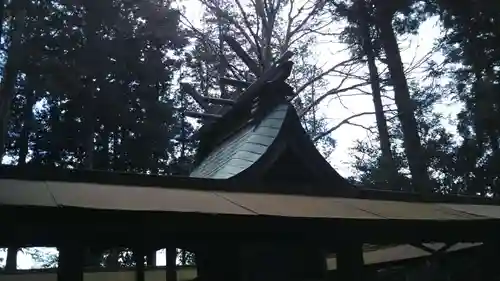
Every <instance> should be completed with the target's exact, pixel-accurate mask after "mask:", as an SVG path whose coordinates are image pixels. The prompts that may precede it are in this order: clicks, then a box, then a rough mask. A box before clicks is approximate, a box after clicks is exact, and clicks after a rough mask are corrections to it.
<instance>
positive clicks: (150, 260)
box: [146, 249, 156, 267]
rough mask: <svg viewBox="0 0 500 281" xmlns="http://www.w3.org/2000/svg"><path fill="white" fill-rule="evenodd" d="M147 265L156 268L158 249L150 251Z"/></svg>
mask: <svg viewBox="0 0 500 281" xmlns="http://www.w3.org/2000/svg"><path fill="white" fill-rule="evenodd" d="M146 263H147V264H148V266H150V267H154V266H156V249H151V250H149V251H148V255H147V256H146Z"/></svg>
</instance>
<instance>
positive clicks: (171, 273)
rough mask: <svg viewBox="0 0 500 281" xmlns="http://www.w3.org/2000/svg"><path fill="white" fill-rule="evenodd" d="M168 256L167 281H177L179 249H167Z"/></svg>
mask: <svg viewBox="0 0 500 281" xmlns="http://www.w3.org/2000/svg"><path fill="white" fill-rule="evenodd" d="M165 252H166V253H165V255H166V262H167V263H166V266H165V268H166V276H165V277H166V279H167V281H177V263H176V259H177V249H176V248H175V247H167V248H166V249H165Z"/></svg>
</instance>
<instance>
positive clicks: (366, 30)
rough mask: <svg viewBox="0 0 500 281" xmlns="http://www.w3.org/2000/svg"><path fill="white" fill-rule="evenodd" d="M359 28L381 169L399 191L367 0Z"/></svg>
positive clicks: (362, 8)
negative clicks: (371, 34) (378, 142)
mask: <svg viewBox="0 0 500 281" xmlns="http://www.w3.org/2000/svg"><path fill="white" fill-rule="evenodd" d="M359 2H360V3H359V8H360V11H359V12H360V13H359V20H360V23H359V28H360V31H361V36H362V48H363V53H364V54H365V55H366V58H367V64H368V71H369V75H370V86H371V88H372V96H373V105H374V107H375V118H376V121H377V129H378V134H379V141H380V150H381V151H382V157H381V163H380V164H381V168H382V169H383V171H384V173H386V175H387V179H386V182H385V184H384V183H382V184H383V185H385V186H387V187H389V188H390V189H392V190H396V189H399V188H400V187H398V186H397V183H396V182H397V178H398V172H397V169H396V165H395V164H394V159H393V157H392V151H391V140H390V137H389V130H388V128H387V121H386V119H385V114H384V107H383V104H382V95H381V88H380V76H379V73H378V69H377V66H376V64H375V52H374V50H373V44H372V38H371V36H370V27H369V26H368V17H369V14H368V11H367V9H366V2H365V0H360V1H359Z"/></svg>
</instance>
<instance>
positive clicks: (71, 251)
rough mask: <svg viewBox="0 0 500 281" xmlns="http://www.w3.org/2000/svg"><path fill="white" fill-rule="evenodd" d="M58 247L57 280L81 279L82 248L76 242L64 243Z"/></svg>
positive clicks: (74, 280) (72, 280)
mask: <svg viewBox="0 0 500 281" xmlns="http://www.w3.org/2000/svg"><path fill="white" fill-rule="evenodd" d="M58 249H59V261H58V267H57V281H83V264H84V262H85V259H84V249H83V247H82V245H81V244H78V243H65V244H64V245H62V246H61V247H59V248H58Z"/></svg>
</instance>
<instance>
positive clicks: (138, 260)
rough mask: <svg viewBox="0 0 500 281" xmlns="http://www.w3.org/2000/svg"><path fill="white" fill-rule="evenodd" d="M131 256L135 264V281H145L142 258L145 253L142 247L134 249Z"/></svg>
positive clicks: (143, 260)
mask: <svg viewBox="0 0 500 281" xmlns="http://www.w3.org/2000/svg"><path fill="white" fill-rule="evenodd" d="M132 255H133V257H134V262H135V280H136V281H145V280H146V278H145V266H144V263H145V259H144V256H145V255H146V254H145V251H144V247H142V246H141V247H135V248H134V249H133V252H132Z"/></svg>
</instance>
